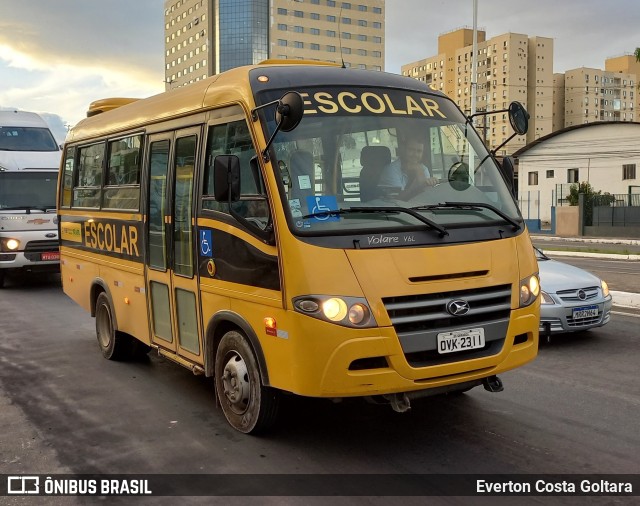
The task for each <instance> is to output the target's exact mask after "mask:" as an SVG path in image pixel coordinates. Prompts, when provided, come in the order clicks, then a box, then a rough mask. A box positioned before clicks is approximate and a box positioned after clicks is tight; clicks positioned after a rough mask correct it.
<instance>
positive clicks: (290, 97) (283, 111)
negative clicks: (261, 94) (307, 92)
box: [275, 91, 304, 132]
mask: <svg viewBox="0 0 640 506" xmlns="http://www.w3.org/2000/svg"><path fill="white" fill-rule="evenodd" d="M303 114H304V102H303V100H302V96H301V95H300V93H298V92H297V91H289V92H287V93H285V94H284V95H282V98H281V99H280V100H279V101H278V107H276V117H275V120H276V125H278V126H279V127H280V130H282V131H283V132H291V130H293V129H294V128H295V127H297V126H298V124H299V123H300V120H302V116H303Z"/></svg>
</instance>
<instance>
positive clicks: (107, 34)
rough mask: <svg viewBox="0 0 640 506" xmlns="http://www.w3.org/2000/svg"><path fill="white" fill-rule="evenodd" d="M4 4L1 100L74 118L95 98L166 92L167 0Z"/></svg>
mask: <svg viewBox="0 0 640 506" xmlns="http://www.w3.org/2000/svg"><path fill="white" fill-rule="evenodd" d="M8 3H9V2H2V5H0V71H1V72H2V75H3V86H2V87H1V88H0V105H2V106H4V107H17V108H19V109H22V110H30V111H34V112H49V113H52V114H54V115H58V116H60V117H62V118H64V122H65V123H70V124H75V123H76V122H78V121H79V120H80V119H82V118H83V117H84V115H85V111H86V110H87V107H88V105H89V103H90V102H91V101H93V100H97V99H100V98H106V97H108V96H133V97H147V96H150V95H154V94H156V93H159V92H161V91H164V84H163V80H164V70H163V67H164V59H163V54H164V51H163V35H164V32H163V15H164V11H163V7H162V2H161V0H136V1H135V2H133V1H131V2H122V1H114V0H111V1H107V2H97V1H95V0H56V1H55V2H42V1H40V0H20V2H19V4H16V5H15V6H14V5H12V8H11V9H9V8H8V5H7V4H8Z"/></svg>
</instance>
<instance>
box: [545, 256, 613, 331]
mask: <svg viewBox="0 0 640 506" xmlns="http://www.w3.org/2000/svg"><path fill="white" fill-rule="evenodd" d="M534 249H535V251H536V258H537V259H538V266H539V267H540V288H541V290H540V297H541V304H540V340H541V341H542V340H545V339H546V340H547V341H549V340H550V338H551V335H552V334H559V333H562V332H577V331H583V330H589V329H592V328H595V327H602V326H603V325H604V324H606V323H608V322H609V320H610V319H611V305H612V302H611V295H610V294H609V287H608V286H607V283H606V282H604V281H603V280H601V279H600V278H598V277H597V276H594V275H593V274H591V273H590V272H587V271H585V270H584V269H580V268H578V267H574V266H573V265H569V264H565V263H563V262H558V261H556V260H551V259H550V258H549V257H547V256H546V255H545V254H544V253H542V251H540V250H539V249H537V248H534Z"/></svg>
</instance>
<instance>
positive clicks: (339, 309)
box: [293, 295, 377, 328]
mask: <svg viewBox="0 0 640 506" xmlns="http://www.w3.org/2000/svg"><path fill="white" fill-rule="evenodd" d="M293 307H294V308H295V310H296V311H297V312H298V313H302V314H306V315H308V316H312V317H314V318H318V319H320V320H324V321H328V322H331V323H337V324H338V325H343V326H345V327H356V328H367V327H375V326H376V325H377V324H376V321H375V318H374V317H373V314H372V313H371V309H370V308H369V305H368V304H367V301H366V300H365V299H363V298H361V297H331V296H327V295H303V296H300V297H295V298H294V299H293Z"/></svg>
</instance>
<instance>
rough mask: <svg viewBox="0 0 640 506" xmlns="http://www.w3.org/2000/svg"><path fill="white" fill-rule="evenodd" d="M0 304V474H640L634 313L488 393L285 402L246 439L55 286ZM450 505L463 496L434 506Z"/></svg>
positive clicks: (186, 381)
mask: <svg viewBox="0 0 640 506" xmlns="http://www.w3.org/2000/svg"><path fill="white" fill-rule="evenodd" d="M0 306H2V310H3V320H2V322H3V323H2V325H0V362H1V364H0V399H1V402H0V406H1V407H2V409H0V423H1V424H2V427H3V437H2V438H0V454H1V458H0V474H1V473H33V472H51V473H56V472H72V473H93V472H95V473H117V472H119V473H285V474H295V473H311V474H317V473H339V474H346V473H640V460H639V459H638V455H637V449H638V448H640V433H639V432H638V430H637V423H638V422H637V421H638V419H639V418H640V390H639V389H638V386H637V379H638V373H637V364H638V363H639V362H640V346H638V340H639V339H640V330H639V329H640V327H639V325H638V323H639V322H640V320H639V319H638V317H634V316H627V315H621V314H616V315H614V316H615V317H614V318H613V320H612V322H611V323H610V324H608V325H607V326H605V327H603V328H601V329H597V330H595V331H590V332H588V333H583V334H577V335H572V336H565V337H562V338H558V339H555V340H554V342H553V343H552V344H551V345H550V346H545V347H543V348H542V349H541V351H540V354H539V357H538V358H537V359H536V361H534V362H533V363H532V364H529V365H527V366H525V367H523V368H520V369H518V370H515V371H512V372H510V373H507V374H505V375H503V377H502V379H503V381H504V382H505V386H506V388H505V391H504V392H502V393H500V394H490V393H488V392H485V391H484V390H482V389H474V390H472V391H471V392H468V393H467V394H465V395H462V396H459V397H453V398H452V397H438V398H433V399H429V400H424V401H423V402H416V403H414V406H413V408H412V410H411V411H410V412H409V413H406V414H403V415H399V414H397V413H394V412H393V411H391V409H389V408H387V407H383V406H373V405H368V404H364V403H361V402H356V401H352V402H345V403H342V404H332V403H330V402H329V401H325V400H313V399H299V398H290V399H288V400H287V402H286V404H285V409H284V416H283V417H282V419H281V425H280V426H279V428H278V430H276V431H275V432H274V433H273V434H272V435H271V436H269V437H263V438H255V437H247V436H243V435H240V434H239V433H237V432H235V431H233V430H232V429H231V428H230V427H229V426H228V425H227V423H226V422H225V420H224V417H223V415H222V413H221V411H220V410H219V409H217V408H216V406H215V403H214V401H213V389H212V384H211V381H209V380H207V379H204V378H202V377H196V376H193V375H192V374H191V373H189V372H188V371H187V370H186V369H183V368H181V367H179V366H177V365H174V364H173V363H170V362H167V361H165V360H162V359H161V358H158V357H157V356H151V357H149V359H148V360H144V361H140V362H135V363H115V362H109V361H107V360H105V359H103V358H102V355H101V354H100V352H99V351H98V347H97V345H96V343H95V333H94V322H93V320H92V319H91V318H90V317H89V315H87V314H86V313H84V312H83V310H81V309H80V308H79V307H78V306H76V305H75V304H74V303H73V302H72V301H71V300H70V299H68V298H67V297H66V296H64V295H63V294H62V292H61V289H60V287H59V286H58V283H56V282H48V283H34V284H31V286H22V287H16V286H9V287H8V288H7V289H6V290H3V291H0ZM5 407H7V408H8V409H4V408H5ZM65 499H66V498H65ZM445 499H446V498H445ZM610 499H611V500H613V499H612V498H610ZM336 501H337V502H336ZM157 502H158V500H157V499H154V501H153V502H148V503H147V504H156V503H157ZM208 502H209V501H205V502H203V503H208ZM219 502H220V501H219ZM231 502H232V503H234V504H235V503H237V504H246V500H245V501H241V500H238V501H237V502H233V501H231ZM287 502H289V500H286V499H285V500H282V499H278V500H275V499H274V500H272V501H271V502H267V503H268V504H271V503H272V504H283V503H287ZM451 502H453V503H454V504H467V503H468V501H465V500H457V501H456V500H454V499H448V500H442V501H441V502H440V503H451ZM614 502H616V501H615V500H614ZM69 503H70V501H69V502H67V501H65V502H59V503H57V504H69ZM188 503H189V504H191V503H193V501H192V500H189V501H188ZM220 503H221V504H222V503H224V504H228V503H229V501H223V502H220ZM263 503H264V502H263ZM326 503H327V501H326V499H324V500H320V499H317V500H314V499H312V498H310V499H309V500H305V501H304V502H302V503H299V504H326ZM332 503H335V504H380V505H383V504H389V501H388V499H387V500H385V499H384V498H377V499H376V498H371V499H366V500H365V499H363V498H351V499H339V498H338V499H335V500H334V499H332ZM423 503H424V500H423V499H422V500H417V499H416V500H414V501H412V500H411V499H407V500H403V501H402V504H403V505H405V506H406V505H407V504H423ZM435 503H438V500H437V499H436V502H435ZM523 503H531V504H540V499H539V498H538V499H532V500H530V501H528V500H526V499H525V498H518V504H523ZM579 503H582V502H581V501H576V500H575V498H574V500H569V499H567V498H564V499H563V498H558V500H557V501H555V500H554V504H579ZM40 504H42V503H40ZM45 504H56V503H54V502H47V503H45ZM165 504H175V499H173V500H172V501H170V500H167V501H166V502H165ZM486 504H494V502H493V501H489V502H487V503H486ZM599 504H603V503H599Z"/></svg>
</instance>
